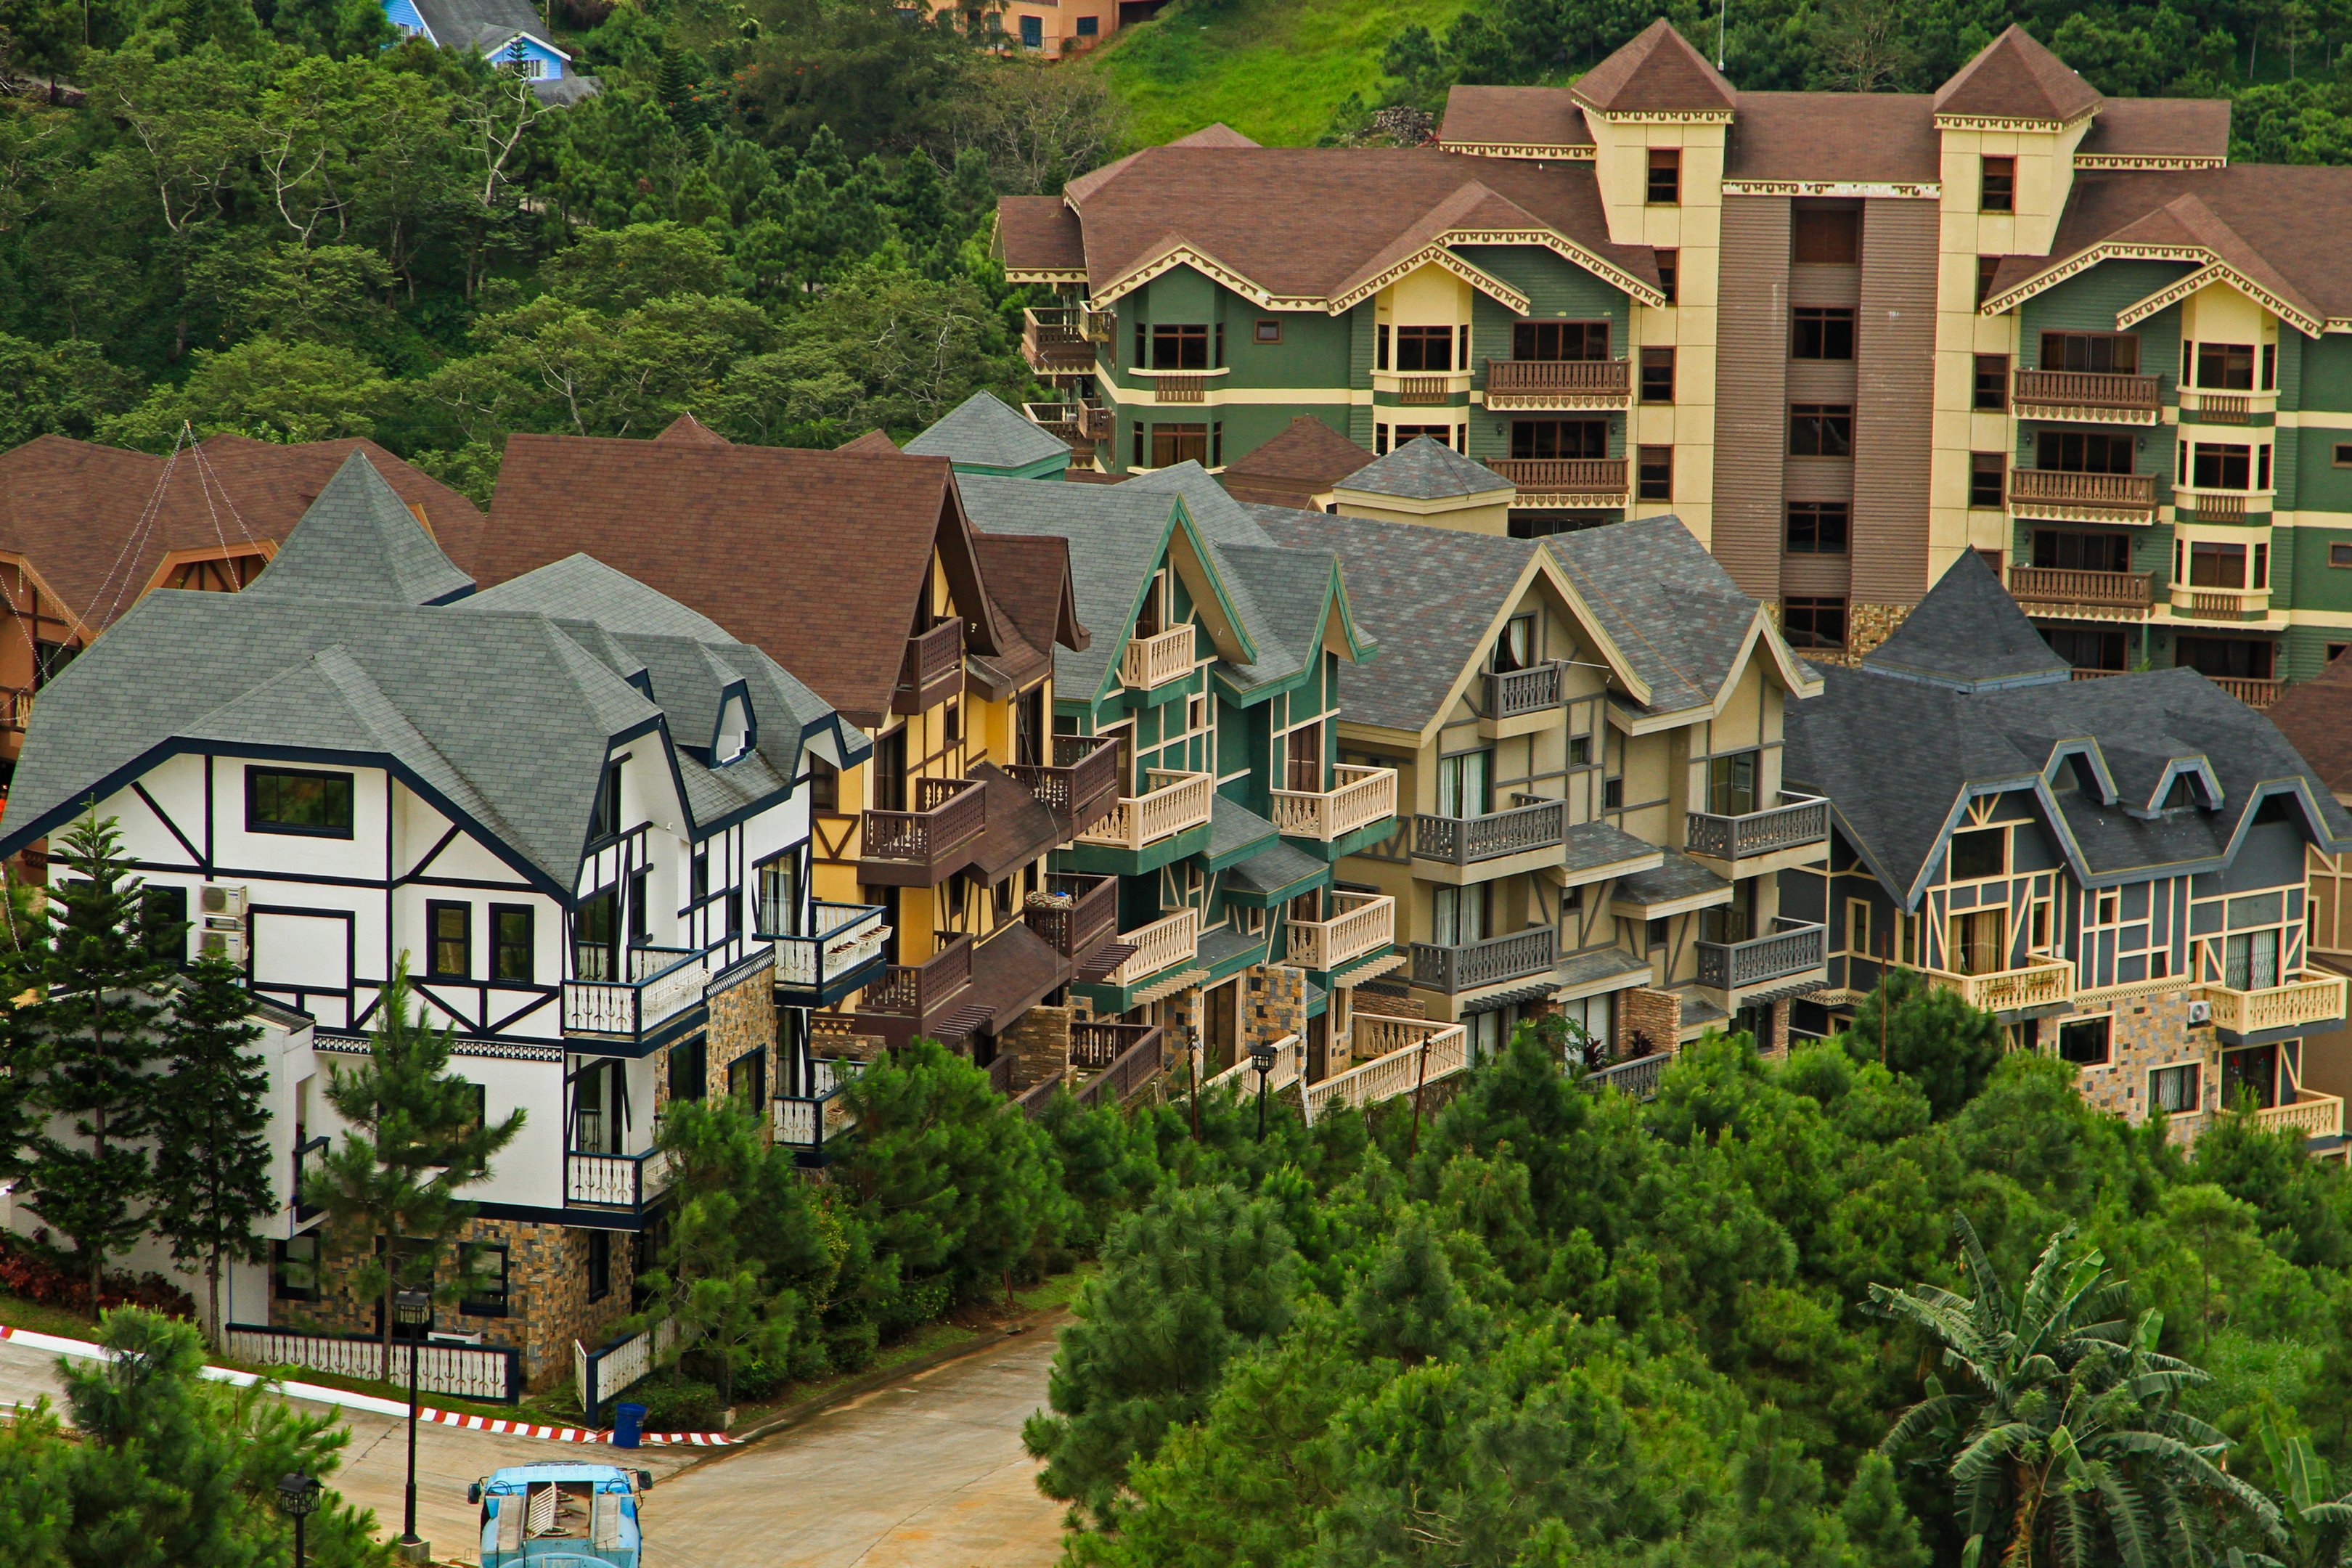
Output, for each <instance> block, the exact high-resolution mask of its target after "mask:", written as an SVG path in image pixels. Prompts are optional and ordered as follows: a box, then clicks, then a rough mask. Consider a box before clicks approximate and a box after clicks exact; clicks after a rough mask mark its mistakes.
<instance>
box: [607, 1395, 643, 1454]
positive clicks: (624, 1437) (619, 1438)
mask: <svg viewBox="0 0 2352 1568" xmlns="http://www.w3.org/2000/svg"><path fill="white" fill-rule="evenodd" d="M645 1429H646V1407H645V1406H644V1405H614V1406H613V1447H615V1448H635V1447H641V1446H642V1445H641V1442H640V1439H641V1437H642V1436H643V1435H644V1432H645Z"/></svg>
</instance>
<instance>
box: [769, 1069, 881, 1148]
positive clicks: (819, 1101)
mask: <svg viewBox="0 0 2352 1568" xmlns="http://www.w3.org/2000/svg"><path fill="white" fill-rule="evenodd" d="M865 1070H866V1063H865V1062H863V1061H860V1060H857V1059H856V1058H822V1057H819V1058H811V1059H810V1062H809V1081H808V1082H807V1083H806V1084H804V1085H803V1086H802V1088H803V1091H804V1092H803V1093H800V1094H779V1095H777V1096H776V1097H775V1098H774V1099H773V1100H772V1101H771V1102H770V1107H769V1109H770V1115H771V1117H772V1125H773V1127H774V1129H775V1137H776V1142H778V1143H779V1144H782V1146H783V1147H785V1148H787V1149H790V1150H792V1151H793V1154H794V1157H795V1160H796V1162H797V1163H801V1164H803V1165H823V1164H825V1163H828V1162H829V1161H830V1160H832V1159H834V1158H836V1157H838V1151H837V1150H836V1148H835V1145H836V1144H838V1143H839V1142H841V1141H842V1140H843V1139H845V1138H846V1137H847V1136H848V1135H849V1134H850V1133H851V1132H853V1131H856V1127H857V1112H856V1110H855V1109H853V1108H852V1107H851V1105H850V1103H849V1101H848V1100H847V1099H846V1098H845V1096H844V1093H843V1091H844V1090H845V1089H847V1088H848V1087H849V1085H850V1084H852V1083H853V1082H855V1081H856V1079H857V1075H858V1074H860V1073H862V1072H864V1071H865Z"/></svg>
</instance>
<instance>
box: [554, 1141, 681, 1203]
mask: <svg viewBox="0 0 2352 1568" xmlns="http://www.w3.org/2000/svg"><path fill="white" fill-rule="evenodd" d="M669 1181H670V1156H669V1151H668V1150H667V1149H649V1150H647V1151H646V1152H644V1153H641V1154H595V1153H590V1152H585V1151H583V1150H579V1149H567V1150H565V1151H564V1152H563V1201H564V1203H565V1204H566V1205H571V1206H573V1207H588V1208H620V1209H642V1208H644V1207H645V1206H646V1205H647V1204H649V1203H651V1202H652V1201H653V1200H654V1199H656V1198H657V1197H659V1196H661V1195H662V1194H663V1193H665V1192H667V1190H668V1189H669Z"/></svg>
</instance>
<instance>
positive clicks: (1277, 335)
mask: <svg viewBox="0 0 2352 1568" xmlns="http://www.w3.org/2000/svg"><path fill="white" fill-rule="evenodd" d="M1088 20H1092V18H1088ZM1281 341H1282V322H1281V321H1280V320H1279V319H1278V318H1276V317H1273V316H1260V317H1259V318H1258V319H1257V325H1256V326H1255V327H1253V328H1252V329H1250V342H1254V343H1278V342H1281Z"/></svg>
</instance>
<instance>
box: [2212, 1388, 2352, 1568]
mask: <svg viewBox="0 0 2352 1568" xmlns="http://www.w3.org/2000/svg"><path fill="white" fill-rule="evenodd" d="M2254 1435H2255V1436H2257V1437H2259V1438H2260V1439H2261V1440H2262V1445H2263V1456H2264V1457H2265V1458H2268V1459H2269V1460H2270V1466H2271V1480H2272V1483H2273V1485H2274V1486H2275V1488H2276V1489H2277V1490H2278V1493H2279V1497H2280V1500H2281V1501H2283V1502H2284V1504H2285V1505H2286V1506H2285V1508H2284V1510H2282V1511H2283V1512H2284V1514H2285V1516H2286V1520H2285V1530H2284V1534H2283V1535H2282V1536H2281V1537H2280V1542H2279V1544H2280V1545H2281V1546H2283V1547H2284V1558H2285V1563H2284V1564H2282V1563H2280V1562H2279V1560H2278V1559H2277V1558H2273V1557H2264V1556H2259V1555H2256V1554H2254V1553H2252V1552H2237V1551H2232V1552H2231V1553H2230V1554H2229V1558H2228V1562H2229V1564H2230V1568H2241V1565H2242V1564H2246V1563H2262V1564H2267V1565H2268V1568H2343V1564H2344V1563H2347V1562H2352V1550H2347V1548H2352V1492H2347V1493H2346V1494H2345V1495H2344V1496H2342V1497H2340V1498H2334V1499H2331V1498H2329V1497H2328V1495H2327V1494H2328V1493H2329V1492H2331V1491H2334V1490H2335V1489H2336V1487H2335V1483H2334V1482H2333V1481H2332V1480H2330V1479H2329V1478H2328V1471H2327V1461H2326V1459H2324V1458H2320V1455H2319V1450H2318V1449H2317V1448H2315V1447H2313V1446H2312V1441H2311V1439H2310V1438H2308V1437H2305V1436H2301V1435H2300V1434H2294V1433H2289V1432H2288V1431H2286V1430H2285V1428H2284V1426H2281V1425H2280V1422H2279V1418H2278V1410H2277V1407H2276V1406H2274V1405H2266V1406H2265V1408H2264V1409H2263V1413H2262V1416H2261V1419H2260V1420H2259V1421H2258V1422H2257V1423H2256V1424H2255V1426H2254Z"/></svg>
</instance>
